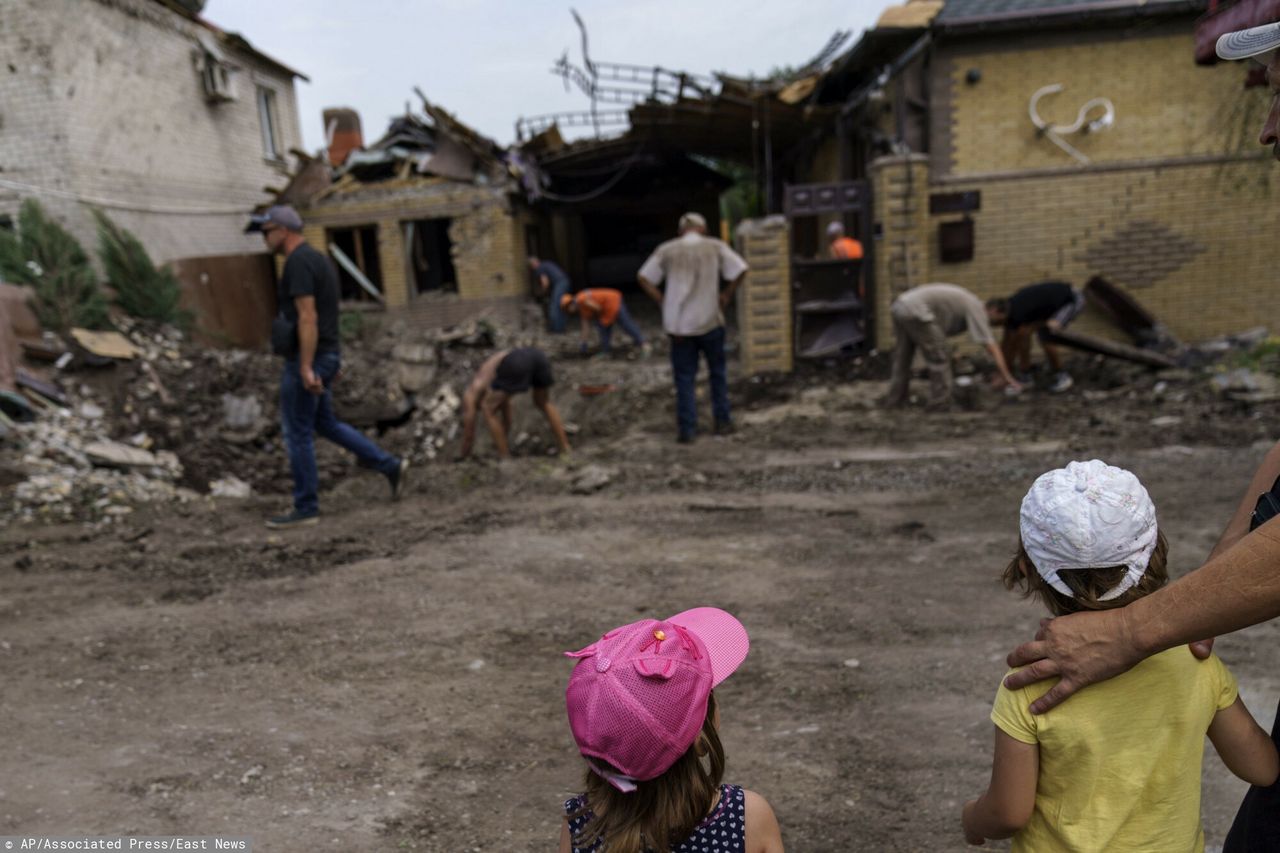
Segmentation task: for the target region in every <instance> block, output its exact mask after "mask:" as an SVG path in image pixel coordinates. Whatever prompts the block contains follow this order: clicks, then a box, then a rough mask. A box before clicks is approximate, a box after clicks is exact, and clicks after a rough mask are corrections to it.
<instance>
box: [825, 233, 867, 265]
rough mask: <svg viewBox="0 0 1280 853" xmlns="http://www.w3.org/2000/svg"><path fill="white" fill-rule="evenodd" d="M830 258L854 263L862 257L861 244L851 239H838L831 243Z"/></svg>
mask: <svg viewBox="0 0 1280 853" xmlns="http://www.w3.org/2000/svg"><path fill="white" fill-rule="evenodd" d="M831 257H833V258H840V259H841V260H845V261H856V260H858V259H860V258H861V257H862V244H861V243H859V242H858V241H857V240H855V239H853V238H852V237H838V238H836V239H835V240H832V241H831Z"/></svg>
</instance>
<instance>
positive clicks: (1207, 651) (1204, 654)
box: [1187, 637, 1215, 660]
mask: <svg viewBox="0 0 1280 853" xmlns="http://www.w3.org/2000/svg"><path fill="white" fill-rule="evenodd" d="M1214 639H1215V638H1214V637H1210V638H1209V639H1207V640H1196V641H1195V642H1194V643H1188V644H1187V648H1189V649H1191V654H1193V655H1195V656H1196V660H1208V658H1209V655H1211V654H1213V641H1214Z"/></svg>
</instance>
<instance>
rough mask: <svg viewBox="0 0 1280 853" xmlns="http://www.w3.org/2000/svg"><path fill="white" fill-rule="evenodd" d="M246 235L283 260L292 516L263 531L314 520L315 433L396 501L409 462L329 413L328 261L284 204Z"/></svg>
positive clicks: (334, 357)
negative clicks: (383, 483) (380, 481)
mask: <svg viewBox="0 0 1280 853" xmlns="http://www.w3.org/2000/svg"><path fill="white" fill-rule="evenodd" d="M245 231H246V232H253V231H260V232H261V233H262V239H263V241H265V243H266V245H267V249H268V250H269V251H270V252H271V253H272V254H277V255H283V256H284V258H285V262H284V273H283V275H281V276H280V283H279V285H278V286H277V289H276V297H277V298H276V303H277V304H278V305H279V314H278V315H277V317H276V319H275V321H274V322H273V323H272V330H271V343H272V348H273V349H274V350H275V352H276V354H277V355H280V356H283V357H284V372H283V373H282V374H281V377H280V412H281V421H282V423H283V427H284V438H285V444H286V445H287V447H288V452H289V470H290V472H291V473H292V474H293V511H292V512H289V513H287V514H285V515H279V516H276V517H274V518H270V519H268V520H267V527H270V528H273V529H284V528H291V527H305V526H309V525H313V524H315V523H316V522H317V521H318V519H319V515H320V503H319V495H318V492H319V486H320V484H319V479H320V478H319V474H318V473H317V471H316V448H315V435H316V434H319V435H320V436H322V437H323V438H327V439H328V440H329V441H332V442H333V443H334V444H337V445H339V446H341V447H344V448H346V449H347V450H349V451H351V452H352V453H354V454H355V455H356V458H357V459H358V460H359V463H360V465H361V467H364V468H371V469H373V470H375V471H377V472H379V473H380V474H382V475H383V476H384V477H386V478H387V482H388V483H389V484H390V485H391V499H392V500H396V499H398V498H399V497H400V494H401V492H402V491H403V490H404V485H405V471H406V470H407V469H408V467H409V461H408V460H407V459H398V458H396V457H395V456H392V455H391V454H390V453H387V452H386V451H385V450H383V449H382V448H380V447H378V445H376V444H374V443H373V442H372V441H370V440H369V439H368V438H366V437H365V436H364V434H363V433H361V432H360V431H359V430H357V429H355V428H354V427H352V426H350V425H349V424H345V423H343V422H342V421H340V420H338V418H337V417H336V416H335V415H334V413H333V397H332V395H331V394H330V392H329V386H330V385H332V383H333V380H334V379H335V378H336V377H337V375H338V372H339V369H340V368H341V366H342V361H341V358H340V356H339V352H338V294H339V288H338V276H337V273H336V272H334V269H333V267H332V266H331V265H330V264H329V261H328V259H326V258H325V256H324V255H322V254H320V252H318V251H316V250H315V249H314V248H312V247H311V246H310V245H308V244H307V242H306V241H305V240H304V239H303V238H302V218H301V217H300V216H298V212H297V211H296V210H294V209H293V208H292V207H289V206H288V205H277V206H275V207H271V208H268V209H267V211H266V212H265V213H262V214H257V215H254V216H253V217H251V219H250V222H249V227H248V228H246V229H245Z"/></svg>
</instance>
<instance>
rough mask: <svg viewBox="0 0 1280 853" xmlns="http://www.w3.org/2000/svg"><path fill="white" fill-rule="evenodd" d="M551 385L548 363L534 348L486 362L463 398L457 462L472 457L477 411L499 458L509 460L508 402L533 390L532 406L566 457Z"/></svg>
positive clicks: (566, 443) (507, 351) (510, 351)
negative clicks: (537, 411) (547, 426)
mask: <svg viewBox="0 0 1280 853" xmlns="http://www.w3.org/2000/svg"><path fill="white" fill-rule="evenodd" d="M553 384H555V378H554V377H553V376H552V375H551V360H550V359H548V358H547V354H546V353H545V352H543V351H542V350H540V349H537V348H536V347H516V348H515V349H504V350H502V351H501V352H496V353H494V354H493V355H491V356H489V357H488V358H487V359H485V362H484V364H482V365H480V369H479V370H477V371H476V375H475V378H474V379H472V380H471V384H470V385H468V386H467V391H466V393H465V394H463V395H462V447H461V449H460V450H459V452H458V461H461V460H463V459H466V458H468V457H469V456H471V448H472V447H473V446H474V444H475V440H476V411H477V410H479V411H480V412H481V413H483V414H484V421H485V423H486V424H488V425H489V434H490V435H492V436H493V446H494V447H496V448H497V449H498V456H499V457H500V458H502V459H506V458H508V457H509V456H510V455H511V453H510V450H509V449H508V445H507V436H508V434H509V433H510V432H511V398H512V396H513V395H515V394H523V393H524V392H525V391H528V390H530V389H533V405H534V406H536V407H537V408H538V410H539V411H541V412H542V415H543V417H545V418H546V419H547V424H548V425H550V427H551V432H552V433H553V434H554V435H555V437H556V445H557V446H558V447H559V448H560V452H561V453H568V452H569V437H568V436H567V435H565V432H564V423H563V422H562V421H561V420H560V412H559V410H557V409H556V407H555V404H554V403H552V402H551V392H550V389H551V386H552V385H553Z"/></svg>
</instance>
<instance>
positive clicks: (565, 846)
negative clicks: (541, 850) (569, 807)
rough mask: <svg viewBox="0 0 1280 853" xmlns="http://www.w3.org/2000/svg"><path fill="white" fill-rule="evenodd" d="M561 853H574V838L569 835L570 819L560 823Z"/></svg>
mask: <svg viewBox="0 0 1280 853" xmlns="http://www.w3.org/2000/svg"><path fill="white" fill-rule="evenodd" d="M559 853H573V837H572V836H571V835H570V834H569V819H568V818H565V819H564V820H562V821H560V849H559Z"/></svg>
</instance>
